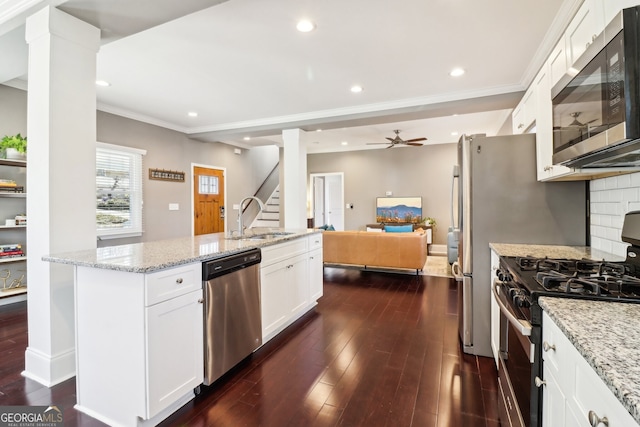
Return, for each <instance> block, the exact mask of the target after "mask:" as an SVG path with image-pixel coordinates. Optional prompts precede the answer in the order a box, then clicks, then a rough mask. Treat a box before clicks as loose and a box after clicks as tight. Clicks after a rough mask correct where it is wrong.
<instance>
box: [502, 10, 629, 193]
mask: <svg viewBox="0 0 640 427" xmlns="http://www.w3.org/2000/svg"><path fill="white" fill-rule="evenodd" d="M638 4H640V0H585V1H584V3H582V6H581V7H580V9H579V10H578V12H577V13H576V15H575V16H574V18H573V19H572V21H571V22H570V23H569V25H568V26H567V29H566V31H565V33H564V35H563V36H562V37H561V38H560V40H559V41H558V43H557V44H556V46H555V47H554V49H553V50H552V51H551V53H550V55H549V57H548V58H547V61H546V62H545V64H544V65H543V66H542V68H541V69H540V72H539V73H538V75H537V76H536V77H535V79H534V80H533V82H532V83H531V86H530V87H529V89H528V90H527V92H526V93H525V95H524V97H523V98H522V100H521V101H520V103H519V104H518V106H517V107H516V108H515V109H514V112H513V116H512V122H513V133H514V134H516V133H522V132H525V131H526V130H527V128H529V127H530V126H531V122H530V121H529V120H531V119H532V118H533V120H535V129H536V161H537V178H538V180H539V181H560V180H587V179H593V178H599V177H605V176H610V175H615V174H619V173H621V172H620V170H617V169H597V170H594V169H574V168H568V167H566V166H562V165H559V164H554V163H553V108H552V98H551V90H552V88H553V87H554V85H556V84H557V83H558V81H560V79H561V78H562V77H563V76H564V75H565V74H566V73H567V71H568V70H569V69H570V68H571V67H572V66H573V65H574V63H575V61H576V60H577V59H578V58H579V57H580V55H582V54H583V53H584V51H585V50H586V49H587V47H588V46H589V45H590V44H591V43H592V41H593V39H594V38H595V37H597V36H598V35H599V34H600V33H601V32H602V31H603V30H604V27H605V26H606V24H607V23H608V22H610V21H611V19H613V17H614V16H615V15H616V14H617V13H619V12H620V10H622V9H623V8H625V7H630V6H635V5H638ZM532 94H533V95H532ZM533 99H535V104H534V103H533V102H532V100H533ZM530 106H533V107H530ZM530 108H532V109H533V110H534V111H535V113H529V114H527V113H526V112H527V110H529V109H530Z"/></svg>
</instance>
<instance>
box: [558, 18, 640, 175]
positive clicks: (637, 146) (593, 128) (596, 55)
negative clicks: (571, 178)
mask: <svg viewBox="0 0 640 427" xmlns="http://www.w3.org/2000/svg"><path fill="white" fill-rule="evenodd" d="M639 80H640V6H636V7H632V8H629V9H623V10H622V11H621V12H620V13H619V14H618V15H617V16H616V17H615V19H613V20H612V21H611V23H610V24H609V25H608V26H607V27H606V28H605V30H604V31H603V32H602V33H601V34H600V35H599V36H598V37H597V38H596V39H595V40H594V41H593V43H591V44H590V45H589V47H588V48H587V50H586V51H585V52H584V53H583V54H582V55H581V56H580V58H578V60H577V61H576V63H575V64H574V66H573V67H571V68H570V69H569V71H568V72H567V74H566V75H565V76H564V77H563V78H562V79H560V81H558V83H556V85H555V86H554V87H553V89H552V93H551V95H552V98H553V162H554V163H562V164H564V165H567V166H572V167H582V168H587V167H601V168H602V167H625V166H639V165H640V85H639V84H638V81H639Z"/></svg>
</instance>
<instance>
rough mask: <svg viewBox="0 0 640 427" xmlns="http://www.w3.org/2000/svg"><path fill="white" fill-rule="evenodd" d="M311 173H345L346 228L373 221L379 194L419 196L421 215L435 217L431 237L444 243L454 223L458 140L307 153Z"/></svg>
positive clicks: (355, 228)
mask: <svg viewBox="0 0 640 427" xmlns="http://www.w3.org/2000/svg"><path fill="white" fill-rule="evenodd" d="M307 161H308V165H307V172H308V173H309V174H312V173H329V172H343V173H344V193H345V194H344V201H345V204H346V203H353V209H347V210H345V230H362V229H364V226H365V224H367V223H372V222H375V200H376V197H384V196H385V192H386V191H391V192H393V195H394V196H395V197H402V196H421V197H422V215H423V216H425V217H426V216H430V217H433V218H435V219H436V220H437V222H438V226H437V229H436V233H435V235H434V240H433V242H434V243H436V244H446V242H447V231H448V228H449V225H450V224H449V223H450V219H449V218H450V213H449V209H450V207H449V205H450V199H451V175H452V173H453V165H454V164H455V163H456V162H457V144H438V145H425V146H423V147H406V148H405V147H399V148H392V149H388V150H386V149H384V150H363V151H349V152H344V153H327V154H309V155H308V156H307Z"/></svg>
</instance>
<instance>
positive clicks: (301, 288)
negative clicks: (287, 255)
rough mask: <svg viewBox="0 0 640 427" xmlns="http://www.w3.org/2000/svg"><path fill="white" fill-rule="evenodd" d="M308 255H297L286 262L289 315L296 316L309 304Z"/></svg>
mask: <svg viewBox="0 0 640 427" xmlns="http://www.w3.org/2000/svg"><path fill="white" fill-rule="evenodd" d="M308 263H309V260H308V256H307V255H302V256H297V257H295V258H293V259H291V260H288V261H287V262H286V264H287V266H286V270H287V271H286V282H287V284H288V286H289V288H290V293H289V296H290V299H289V307H290V311H289V312H290V315H291V316H297V315H298V314H301V313H302V312H303V311H305V310H306V308H307V306H308V305H309V298H310V294H309V292H310V289H309V268H308Z"/></svg>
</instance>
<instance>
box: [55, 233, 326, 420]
mask: <svg viewBox="0 0 640 427" xmlns="http://www.w3.org/2000/svg"><path fill="white" fill-rule="evenodd" d="M253 248H260V249H261V250H262V254H263V255H262V264H261V269H260V280H261V283H260V292H261V298H260V304H261V312H262V313H261V316H262V335H263V339H262V341H263V344H264V343H265V342H267V341H268V340H269V339H271V338H273V337H274V336H275V335H277V334H278V333H279V332H281V331H282V330H283V329H284V328H286V327H287V326H288V325H290V324H291V323H293V322H294V321H295V320H297V319H298V318H299V317H301V316H302V315H303V314H304V313H306V312H307V311H309V310H310V309H312V308H313V307H314V306H315V305H316V301H317V299H318V298H319V297H320V296H321V295H322V234H321V231H320V230H282V229H260V230H252V231H250V232H248V233H246V234H245V235H244V236H242V237H238V236H229V235H225V234H224V233H216V234H209V235H202V236H192V237H184V238H179V239H172V240H164V241H156V242H145V243H138V244H132V245H122V246H113V247H106V248H98V249H93V250H86V251H77V252H72V253H64V254H53V255H49V256H46V257H43V260H45V261H50V262H55V263H63V264H70V265H73V266H74V278H75V280H74V291H75V306H74V309H75V320H76V327H75V335H76V389H77V390H76V393H77V404H76V408H77V409H78V410H80V411H82V412H84V413H86V414H88V415H91V416H92V417H94V418H97V419H99V420H101V421H102V422H105V423H107V424H109V425H114V426H139V425H156V424H158V423H159V422H161V421H162V420H163V419H165V418H167V417H168V416H169V415H171V414H172V413H173V412H175V411H176V410H177V409H178V408H180V407H181V406H183V405H184V404H186V403H187V402H188V401H189V400H191V399H193V397H194V396H195V391H196V390H198V388H199V387H200V385H201V384H202V383H203V379H204V347H203V341H204V337H203V335H204V326H203V325H204V323H205V320H204V319H203V304H202V303H203V287H202V263H203V262H205V261H210V260H214V259H217V258H222V257H225V256H227V255H232V254H236V253H241V252H244V251H246V250H249V249H253Z"/></svg>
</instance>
